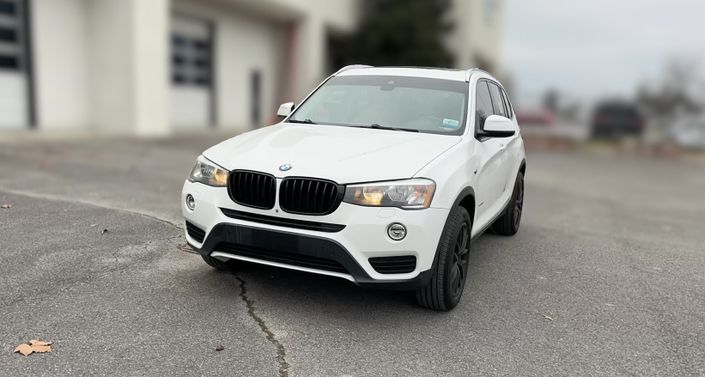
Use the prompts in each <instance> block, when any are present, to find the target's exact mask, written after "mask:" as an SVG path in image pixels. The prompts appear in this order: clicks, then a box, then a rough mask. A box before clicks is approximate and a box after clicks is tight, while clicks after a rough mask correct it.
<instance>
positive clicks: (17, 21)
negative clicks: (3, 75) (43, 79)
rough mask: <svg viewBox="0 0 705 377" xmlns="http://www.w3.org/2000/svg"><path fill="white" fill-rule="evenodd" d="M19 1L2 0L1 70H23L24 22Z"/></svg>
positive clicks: (0, 6)
mask: <svg viewBox="0 0 705 377" xmlns="http://www.w3.org/2000/svg"><path fill="white" fill-rule="evenodd" d="M20 5H22V3H21V2H20V1H18V0H0V70H3V71H7V70H10V71H19V70H21V69H22V46H23V40H22V39H23V35H22V34H21V33H22V30H23V29H22V27H23V20H22V17H21V16H22V15H21V12H20V8H19V7H20Z"/></svg>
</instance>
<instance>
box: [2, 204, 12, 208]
mask: <svg viewBox="0 0 705 377" xmlns="http://www.w3.org/2000/svg"><path fill="white" fill-rule="evenodd" d="M0 208H2V209H10V208H12V204H3V205H1V206H0Z"/></svg>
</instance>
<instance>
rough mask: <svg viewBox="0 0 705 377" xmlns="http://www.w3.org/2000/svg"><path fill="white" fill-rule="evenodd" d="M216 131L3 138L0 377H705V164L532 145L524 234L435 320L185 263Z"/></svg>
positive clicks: (407, 299)
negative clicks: (198, 172)
mask: <svg viewBox="0 0 705 377" xmlns="http://www.w3.org/2000/svg"><path fill="white" fill-rule="evenodd" d="M223 137H224V136H223V135H207V136H202V137H200V138H198V139H193V138H186V137H182V138H175V139H171V140H166V141H135V140H130V139H99V140H90V141H88V140H83V141H72V142H67V141H64V142H56V141H54V142H45V141H23V142H20V143H7V144H4V145H2V148H0V202H1V203H0V204H8V205H11V208H5V209H0V284H1V285H2V287H3V289H2V291H0V301H1V302H2V305H0V318H2V319H3V326H2V331H1V332H0V345H2V349H3V350H4V351H3V352H1V353H0V369H1V370H3V373H2V374H3V375H29V374H36V375H67V374H75V375H78V374H95V375H108V374H110V375H155V376H160V375H194V374H198V375H201V374H202V375H241V376H285V375H288V376H321V377H323V376H326V377H327V376H437V375H448V376H467V375H523V376H546V375H638V376H644V375H663V376H700V375H705V221H704V220H703V215H704V214H705V199H703V193H704V192H705V168H704V167H703V165H700V164H696V163H690V162H682V161H662V160H656V159H649V158H637V157H633V156H627V155H620V154H613V153H610V154H603V153H591V152H589V151H585V150H579V151H573V152H562V153H552V152H539V151H530V152H529V156H528V169H527V178H526V199H525V203H526V204H525V213H524V216H525V217H524V218H523V221H522V227H521V230H520V231H519V233H518V234H517V235H516V236H514V237H510V238H506V237H499V236H496V235H492V234H485V235H483V236H482V237H480V238H479V239H478V240H476V241H475V242H474V243H473V245H472V247H471V260H470V265H471V267H470V275H469V280H468V282H467V286H466V291H465V296H464V297H463V301H462V302H461V303H460V305H459V306H458V307H457V308H456V309H455V310H454V311H452V312H449V313H435V312H431V311H428V310H425V309H422V308H420V307H417V306H416V305H415V303H414V300H413V297H412V295H410V294H406V293H403V292H387V291H377V290H365V289H361V288H358V287H356V286H355V285H353V284H351V283H348V282H346V281H344V280H336V279H335V278H327V277H321V276H313V275H308V274H303V273H298V272H293V271H287V270H281V269H275V268H269V267H263V266H257V265H244V264H242V265H240V266H239V267H238V268H237V269H236V270H235V271H234V272H233V273H217V272H215V271H213V270H211V269H210V268H209V267H208V266H207V265H205V263H203V262H202V261H201V259H200V257H199V256H198V255H195V254H193V253H190V252H188V249H187V248H185V247H184V239H183V236H182V232H183V231H182V226H181V221H180V217H179V213H180V209H179V204H180V203H179V192H180V189H181V183H182V182H183V179H184V178H185V177H186V175H187V173H188V171H189V169H190V168H191V165H192V163H193V161H194V159H195V157H196V156H197V155H198V153H199V152H200V151H201V150H203V149H204V148H205V147H207V146H208V145H210V144H212V143H214V142H215V141H216V140H217V139H219V138H220V139H222V138H223ZM37 338H40V339H45V340H50V341H53V342H54V352H53V353H51V354H39V355H30V356H28V357H22V356H20V355H18V354H13V353H12V351H13V350H14V347H15V346H16V345H18V344H20V343H22V342H25V341H29V340H31V339H37ZM216 348H218V349H220V348H222V350H221V351H216Z"/></svg>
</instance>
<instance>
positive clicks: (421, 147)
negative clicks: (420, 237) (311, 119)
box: [203, 123, 461, 184]
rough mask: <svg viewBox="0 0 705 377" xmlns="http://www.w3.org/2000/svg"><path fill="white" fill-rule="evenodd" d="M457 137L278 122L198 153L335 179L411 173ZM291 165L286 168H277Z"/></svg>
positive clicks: (228, 163)
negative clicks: (288, 168) (289, 167)
mask: <svg viewBox="0 0 705 377" xmlns="http://www.w3.org/2000/svg"><path fill="white" fill-rule="evenodd" d="M460 140H461V137H460V136H449V135H434V134H424V133H410V132H403V131H390V130H379V129H365V128H354V127H342V126H325V125H302V124H287V123H279V124H276V125H274V126H269V127H265V128H261V129H259V130H256V131H251V132H248V133H245V134H242V135H239V136H236V137H234V138H232V139H229V140H226V141H224V142H222V143H220V144H218V145H215V146H213V147H211V148H210V149H208V150H207V151H205V152H204V153H203V155H204V156H205V157H206V158H207V159H209V160H211V161H213V162H215V163H216V164H218V165H220V166H222V167H223V168H226V169H228V170H235V169H243V170H255V171H261V172H266V173H270V174H273V175H274V176H276V177H279V178H284V177H287V176H304V177H316V178H324V179H330V180H333V181H335V182H338V183H342V184H346V183H355V182H371V181H382V180H391V179H403V178H411V177H413V176H414V174H415V173H416V172H418V171H419V170H420V169H421V168H422V167H424V166H425V165H426V164H428V163H429V162H430V161H431V160H433V159H434V158H436V157H437V156H439V155H440V154H442V153H443V152H445V151H446V150H448V149H449V148H451V147H452V146H454V145H456V144H457V143H459V142H460ZM284 164H289V165H291V169H290V170H288V171H281V170H280V169H279V168H280V166H282V165H284Z"/></svg>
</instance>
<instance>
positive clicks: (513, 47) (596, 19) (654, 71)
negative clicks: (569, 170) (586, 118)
mask: <svg viewBox="0 0 705 377" xmlns="http://www.w3.org/2000/svg"><path fill="white" fill-rule="evenodd" d="M505 1H506V4H505V14H504V25H503V44H502V64H503V71H504V72H506V73H509V74H510V75H511V80H512V85H513V89H514V90H513V91H514V93H515V94H514V96H515V97H519V98H518V101H520V102H523V103H528V104H531V103H537V99H538V98H540V96H541V94H542V93H545V91H546V90H547V89H548V88H554V89H556V90H558V91H559V92H560V93H562V94H564V97H567V98H571V99H576V100H580V101H592V100H595V99H598V98H600V97H604V96H609V97H625V96H626V97H628V96H630V95H632V94H633V93H634V90H635V88H636V86H637V85H638V84H640V83H642V82H648V81H649V80H651V81H652V82H653V81H655V80H658V78H659V77H660V76H661V74H662V72H663V70H664V67H665V66H666V64H667V62H668V61H669V60H672V59H683V60H689V61H693V62H696V63H697V64H698V65H699V69H700V74H702V72H704V71H705V70H704V69H703V68H705V0H669V1H667V0H662V1H658V0H613V1H609V0H590V1H585V0H583V1H578V0H505Z"/></svg>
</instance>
